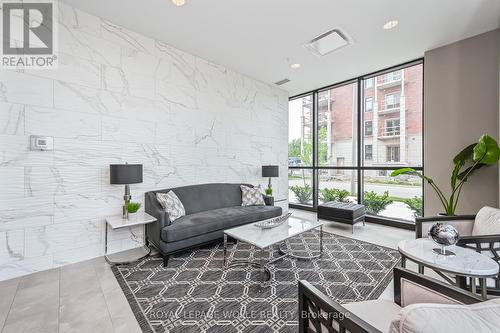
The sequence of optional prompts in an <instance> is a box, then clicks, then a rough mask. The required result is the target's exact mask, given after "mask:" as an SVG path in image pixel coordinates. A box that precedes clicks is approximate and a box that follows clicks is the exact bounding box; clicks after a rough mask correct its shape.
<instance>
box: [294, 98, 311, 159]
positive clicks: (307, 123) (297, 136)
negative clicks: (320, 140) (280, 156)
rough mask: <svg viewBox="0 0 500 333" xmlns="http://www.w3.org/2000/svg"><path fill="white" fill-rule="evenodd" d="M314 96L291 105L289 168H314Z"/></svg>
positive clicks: (298, 100) (295, 101) (297, 100)
mask: <svg viewBox="0 0 500 333" xmlns="http://www.w3.org/2000/svg"><path fill="white" fill-rule="evenodd" d="M312 130H313V96H312V95H308V96H305V97H302V98H297V99H295V100H293V101H290V103H289V114H288V166H294V167H297V166H312V151H313V147H312V140H313V137H312Z"/></svg>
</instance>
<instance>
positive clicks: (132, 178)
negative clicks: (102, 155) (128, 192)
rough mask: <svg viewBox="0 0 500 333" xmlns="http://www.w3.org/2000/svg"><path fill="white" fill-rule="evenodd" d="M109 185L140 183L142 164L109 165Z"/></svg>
mask: <svg viewBox="0 0 500 333" xmlns="http://www.w3.org/2000/svg"><path fill="white" fill-rule="evenodd" d="M109 183H110V184H122V185H127V184H137V183H142V164H110V165H109Z"/></svg>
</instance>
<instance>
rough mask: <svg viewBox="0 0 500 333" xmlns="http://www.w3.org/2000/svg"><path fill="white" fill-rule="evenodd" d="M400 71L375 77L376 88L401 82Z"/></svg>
mask: <svg viewBox="0 0 500 333" xmlns="http://www.w3.org/2000/svg"><path fill="white" fill-rule="evenodd" d="M401 80H402V75H401V71H395V72H390V73H387V74H384V75H381V76H379V77H378V78H377V89H386V88H390V87H395V86H398V85H400V84H401Z"/></svg>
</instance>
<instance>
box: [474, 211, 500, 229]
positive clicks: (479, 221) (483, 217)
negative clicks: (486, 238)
mask: <svg viewBox="0 0 500 333" xmlns="http://www.w3.org/2000/svg"><path fill="white" fill-rule="evenodd" d="M498 234H500V209H498V208H493V207H488V206H486V207H483V208H481V209H480V210H479V212H478V213H477V215H476V219H475V220H474V227H473V228H472V236H480V235H498Z"/></svg>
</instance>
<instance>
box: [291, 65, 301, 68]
mask: <svg viewBox="0 0 500 333" xmlns="http://www.w3.org/2000/svg"><path fill="white" fill-rule="evenodd" d="M290 68H292V69H298V68H300V64H291V65H290Z"/></svg>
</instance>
